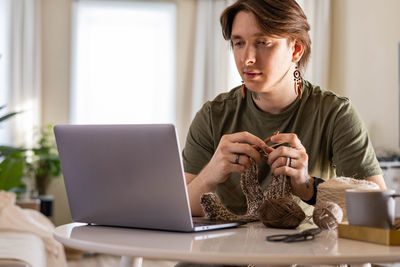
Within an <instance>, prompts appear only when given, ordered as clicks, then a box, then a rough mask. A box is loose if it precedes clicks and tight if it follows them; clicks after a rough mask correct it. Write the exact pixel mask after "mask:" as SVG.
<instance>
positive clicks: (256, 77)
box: [231, 11, 295, 93]
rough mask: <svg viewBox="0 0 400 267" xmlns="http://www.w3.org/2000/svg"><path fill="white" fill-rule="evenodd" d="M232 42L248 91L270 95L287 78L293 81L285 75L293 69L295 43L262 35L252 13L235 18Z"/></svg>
mask: <svg viewBox="0 0 400 267" xmlns="http://www.w3.org/2000/svg"><path fill="white" fill-rule="evenodd" d="M231 41H232V45H233V54H234V57H235V62H236V67H237V69H238V71H239V73H240V76H241V77H242V79H243V81H244V82H245V84H246V87H247V88H248V89H250V90H252V91H254V92H259V93H261V92H271V89H273V88H277V87H278V86H279V85H281V84H282V83H285V82H287V81H288V79H289V78H290V79H291V80H293V79H292V78H293V77H292V76H290V75H288V74H289V73H288V71H289V69H290V68H292V67H294V66H295V65H294V64H295V63H294V62H292V58H293V52H294V42H289V41H288V40H287V39H286V38H273V37H271V36H267V35H265V33H264V32H263V31H262V30H261V29H260V27H259V26H258V24H257V21H256V18H255V16H254V14H253V13H251V12H244V11H240V12H238V13H237V14H236V16H235V18H234V20H233V24H232V35H231Z"/></svg>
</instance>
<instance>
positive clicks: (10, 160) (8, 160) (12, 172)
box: [0, 105, 26, 191]
mask: <svg viewBox="0 0 400 267" xmlns="http://www.w3.org/2000/svg"><path fill="white" fill-rule="evenodd" d="M5 107H6V106H5V105H3V106H0V111H1V110H3V109H4V108H5ZM18 113H21V112H10V113H6V114H5V115H2V116H0V126H1V124H2V123H3V122H5V121H6V120H8V119H10V118H12V117H14V116H15V115H17V114H18ZM25 152H26V149H24V148H18V147H13V146H6V145H1V146H0V190H5V191H13V190H15V191H17V189H18V188H24V187H25V185H24V184H23V183H22V178H23V176H24V169H25V166H26V155H25Z"/></svg>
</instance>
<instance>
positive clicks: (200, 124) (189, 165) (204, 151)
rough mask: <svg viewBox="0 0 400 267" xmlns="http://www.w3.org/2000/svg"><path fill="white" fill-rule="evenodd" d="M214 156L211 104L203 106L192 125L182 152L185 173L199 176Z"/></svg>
mask: <svg viewBox="0 0 400 267" xmlns="http://www.w3.org/2000/svg"><path fill="white" fill-rule="evenodd" d="M213 154H214V139H213V130H212V126H211V119H210V104H209V102H207V103H206V104H204V105H203V107H202V108H201V109H200V111H199V112H197V114H196V116H195V118H194V119H193V121H192V124H191V125H190V128H189V132H188V135H187V137H186V143H185V148H184V149H183V152H182V157H183V166H184V169H185V172H188V173H191V174H198V173H199V172H200V171H201V170H202V169H203V168H204V166H205V165H206V164H207V163H208V162H209V161H210V159H211V157H212V156H213Z"/></svg>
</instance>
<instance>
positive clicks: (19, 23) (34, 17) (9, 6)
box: [0, 0, 41, 146]
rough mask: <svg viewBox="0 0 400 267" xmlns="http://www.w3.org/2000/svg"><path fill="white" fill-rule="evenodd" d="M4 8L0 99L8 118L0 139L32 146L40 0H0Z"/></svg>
mask: <svg viewBox="0 0 400 267" xmlns="http://www.w3.org/2000/svg"><path fill="white" fill-rule="evenodd" d="M1 1H2V3H1V4H2V7H3V8H4V9H3V14H4V17H3V22H4V25H3V29H4V31H3V33H4V38H5V39H4V40H3V43H2V44H3V51H2V53H3V54H2V59H1V60H2V67H3V70H2V74H4V76H3V80H2V85H3V87H2V89H3V93H2V98H1V103H0V104H1V105H3V104H6V105H7V107H8V111H17V110H18V111H23V113H22V114H19V115H17V116H16V117H14V119H12V121H10V123H9V124H8V126H9V127H7V130H8V134H7V136H6V137H5V140H2V142H6V143H11V144H14V145H25V146H31V145H32V142H33V137H34V135H35V133H36V131H37V130H38V127H39V125H40V102H41V101H40V97H41V94H40V91H41V90H40V86H41V82H40V76H41V72H40V0H1Z"/></svg>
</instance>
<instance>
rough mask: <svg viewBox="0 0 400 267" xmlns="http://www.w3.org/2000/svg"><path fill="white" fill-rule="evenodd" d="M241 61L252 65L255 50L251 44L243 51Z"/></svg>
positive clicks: (254, 61) (254, 59)
mask: <svg viewBox="0 0 400 267" xmlns="http://www.w3.org/2000/svg"><path fill="white" fill-rule="evenodd" d="M243 62H244V64H245V65H246V66H250V65H254V64H255V63H256V51H255V48H254V47H252V46H250V45H249V46H247V47H246V48H245V50H244V53H243Z"/></svg>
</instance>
